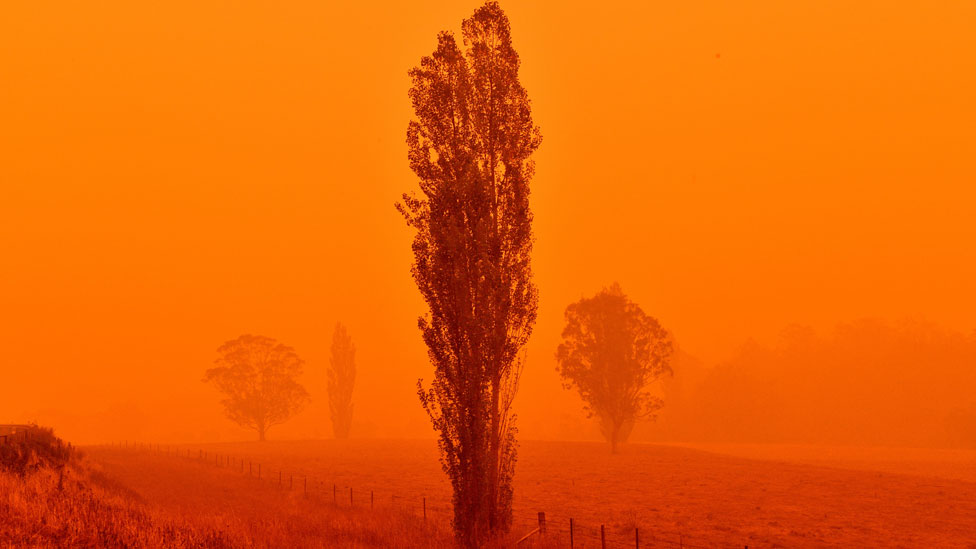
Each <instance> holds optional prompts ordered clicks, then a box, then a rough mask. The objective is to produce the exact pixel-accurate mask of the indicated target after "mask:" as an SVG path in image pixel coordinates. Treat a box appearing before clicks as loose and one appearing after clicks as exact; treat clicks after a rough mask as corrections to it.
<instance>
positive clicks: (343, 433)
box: [327, 323, 356, 438]
mask: <svg viewBox="0 0 976 549" xmlns="http://www.w3.org/2000/svg"><path fill="white" fill-rule="evenodd" d="M327 376H328V389H329V412H330V413H331V415H332V432H333V433H335V437H336V438H349V428H350V426H351V425H352V390H353V388H354V387H355V385H356V347H355V346H354V345H353V344H352V338H351V337H349V332H347V331H346V327H345V326H343V325H342V324H341V323H336V327H335V332H334V333H333V334H332V356H331V358H330V359H329V370H328V372H327Z"/></svg>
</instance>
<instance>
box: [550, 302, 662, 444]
mask: <svg viewBox="0 0 976 549" xmlns="http://www.w3.org/2000/svg"><path fill="white" fill-rule="evenodd" d="M565 317H566V327H565V328H564V329H563V332H562V338H563V342H562V343H561V344H560V345H559V347H558V348H557V350H556V360H557V361H558V362H559V366H558V368H557V370H558V372H559V374H560V375H561V376H562V378H563V379H564V380H565V383H564V384H563V386H564V387H565V388H566V389H572V388H575V389H576V390H577V392H579V395H580V397H581V398H582V399H583V403H584V406H583V407H584V409H585V410H586V411H587V412H588V414H589V416H590V417H593V416H596V417H597V419H598V420H599V422H600V428H601V431H602V432H603V435H604V436H605V437H606V439H607V441H608V442H610V444H611V448H612V451H613V452H616V451H617V447H618V445H619V444H620V443H622V442H625V441H626V440H627V437H628V436H629V435H630V431H631V429H633V426H634V423H635V422H636V421H637V420H639V419H645V418H651V417H653V416H654V413H655V412H656V411H657V410H658V409H660V408H661V406H662V405H663V401H662V400H661V399H660V398H659V397H657V396H654V395H653V394H652V393H651V391H650V390H649V385H650V384H651V383H652V382H653V381H655V380H657V379H658V378H659V377H661V376H662V375H665V374H670V373H671V365H670V361H671V355H672V353H673V351H674V347H673V344H672V341H671V337H670V335H669V334H668V332H667V331H666V330H665V329H664V328H663V327H661V324H660V323H659V322H658V321H657V319H655V318H654V317H651V316H648V315H647V314H646V313H644V311H643V310H642V309H641V308H640V306H639V305H637V304H636V303H634V302H633V301H631V300H630V298H628V297H627V296H626V295H624V292H623V290H622V289H621V288H620V285H618V284H614V285H613V286H611V287H610V288H604V289H603V290H602V291H601V292H600V293H598V294H597V295H595V296H593V297H590V298H583V299H580V300H579V301H578V302H576V303H573V304H571V305H569V306H568V307H567V308H566V313H565Z"/></svg>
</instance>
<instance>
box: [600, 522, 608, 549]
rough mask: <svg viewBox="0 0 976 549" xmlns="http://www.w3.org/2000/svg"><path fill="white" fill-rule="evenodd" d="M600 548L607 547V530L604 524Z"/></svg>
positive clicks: (601, 530) (605, 548) (601, 529)
mask: <svg viewBox="0 0 976 549" xmlns="http://www.w3.org/2000/svg"><path fill="white" fill-rule="evenodd" d="M600 548H601V549H607V532H606V530H605V529H604V528H603V525H602V524H601V525H600Z"/></svg>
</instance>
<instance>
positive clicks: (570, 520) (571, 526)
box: [569, 517, 574, 549]
mask: <svg viewBox="0 0 976 549" xmlns="http://www.w3.org/2000/svg"><path fill="white" fill-rule="evenodd" d="M573 547H574V545H573V519H572V517H570V519H569V548H570V549H573Z"/></svg>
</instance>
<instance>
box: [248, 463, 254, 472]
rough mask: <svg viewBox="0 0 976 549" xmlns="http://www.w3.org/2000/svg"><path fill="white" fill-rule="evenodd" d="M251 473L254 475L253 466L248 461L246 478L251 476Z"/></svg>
mask: <svg viewBox="0 0 976 549" xmlns="http://www.w3.org/2000/svg"><path fill="white" fill-rule="evenodd" d="M252 473H254V464H253V463H251V462H250V461H249V462H247V476H251V474H252Z"/></svg>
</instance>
